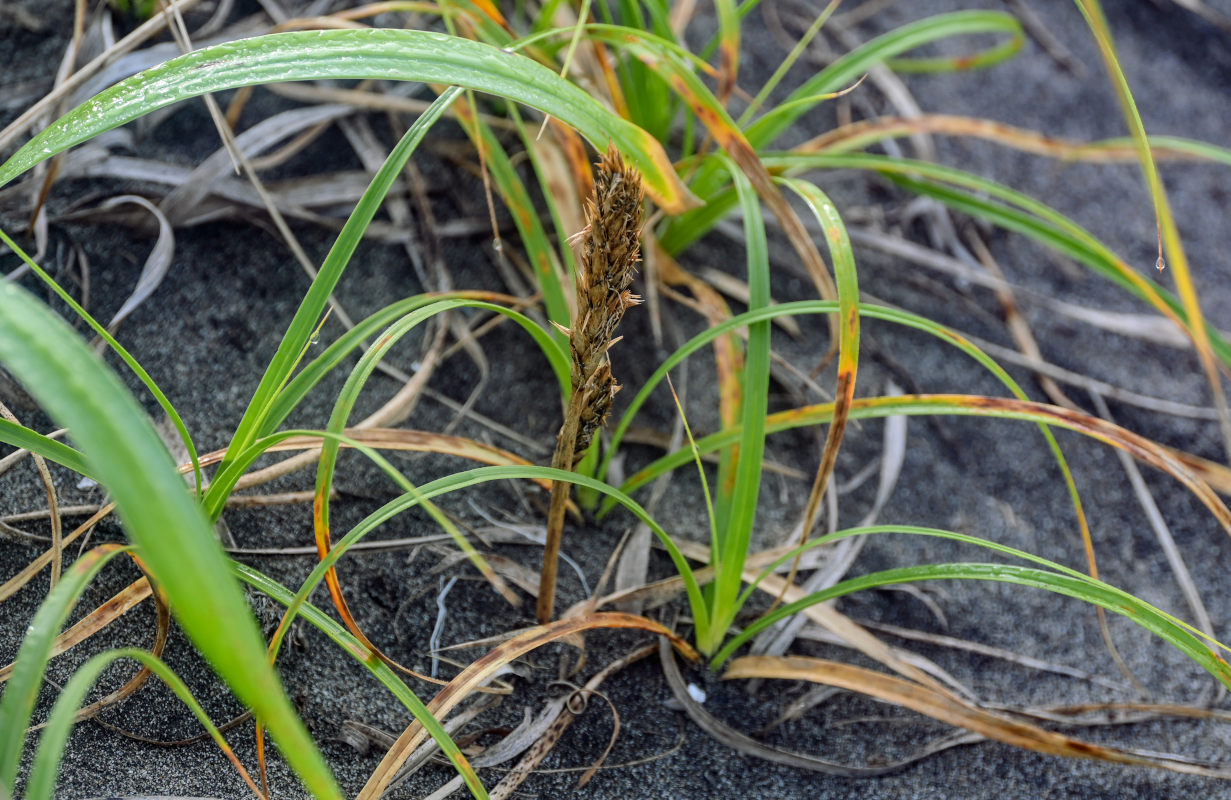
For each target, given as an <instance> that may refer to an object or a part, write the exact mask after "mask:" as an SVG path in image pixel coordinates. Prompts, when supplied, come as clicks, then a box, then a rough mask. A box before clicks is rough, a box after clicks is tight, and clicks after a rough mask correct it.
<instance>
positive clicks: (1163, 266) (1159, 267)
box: [1154, 256, 1167, 272]
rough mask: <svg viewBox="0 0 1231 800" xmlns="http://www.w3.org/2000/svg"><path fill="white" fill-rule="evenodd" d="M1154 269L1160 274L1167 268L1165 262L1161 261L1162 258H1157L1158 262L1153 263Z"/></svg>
mask: <svg viewBox="0 0 1231 800" xmlns="http://www.w3.org/2000/svg"><path fill="white" fill-rule="evenodd" d="M1154 268H1155V269H1157V270H1158V271H1159V272H1162V271H1163V270H1165V269H1166V268H1167V262H1166V261H1163V257H1162V256H1159V257H1158V260H1157V261H1155V262H1154Z"/></svg>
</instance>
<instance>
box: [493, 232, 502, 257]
mask: <svg viewBox="0 0 1231 800" xmlns="http://www.w3.org/2000/svg"><path fill="white" fill-rule="evenodd" d="M492 249H493V250H495V251H496V252H497V253H503V252H504V241H503V240H502V239H501V238H500V237H499V236H497V237H496V238H495V239H492Z"/></svg>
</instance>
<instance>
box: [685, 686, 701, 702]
mask: <svg viewBox="0 0 1231 800" xmlns="http://www.w3.org/2000/svg"><path fill="white" fill-rule="evenodd" d="M688 694H690V695H692V699H693V700H696V701H697V702H698V703H704V702H705V690H704V689H702V688H701V687H700V686H698V685H697V684H695V683H690V684H688Z"/></svg>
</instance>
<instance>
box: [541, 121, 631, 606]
mask: <svg viewBox="0 0 1231 800" xmlns="http://www.w3.org/2000/svg"><path fill="white" fill-rule="evenodd" d="M642 199H643V194H642V189H641V175H640V174H638V172H637V171H636V170H635V169H633V168H632V167H629V166H627V165H625V163H624V160H623V158H621V157H620V153H619V151H618V150H616V149H615V146H614V145H613V146H611V147H609V148H608V149H607V154H606V155H605V156H603V160H602V161H601V162H599V164H598V173H597V174H596V175H595V177H594V193H593V195H591V196H590V197H589V198H588V199H587V200H586V208H585V214H586V227H585V230H584V231H582V234H583V235H584V239H583V241H582V246H581V258H580V260H579V261H578V264H577V278H576V283H577V316H576V317H575V318H574V319H573V325H572V328H571V329H570V330H569V331H568V334H569V349H570V350H571V351H572V356H573V366H572V376H571V377H572V383H573V394H572V397H571V398H570V399H569V404H568V409H567V410H566V411H565V414H564V425H563V426H562V427H561V428H560V433H559V435H558V436H557V438H556V451H555V455H554V456H553V457H552V466H553V467H556V468H557V469H566V470H571V469H572V468H573V467H574V466H575V465H576V464H577V462H578V461H580V460H581V457H582V456H583V455H584V454H585V452H586V450H587V449H588V448H589V446H590V443H591V442H592V441H593V439H594V434H595V433H596V432H597V431H598V429H599V428H601V427H602V426H603V423H604V422H605V421H606V419H607V413H608V412H609V411H610V410H611V401H612V398H613V397H615V393H616V392H617V391H619V388H620V387H619V384H617V383H616V382H615V378H613V377H612V375H611V361H610V359H609V358H608V356H607V351H608V350H609V349H611V346H612V345H614V344H615V343H616V342H617V341H619V339H618V338H616V337H615V329H616V326H617V325H619V324H620V320H621V319H623V317H624V312H625V311H626V310H627V309H629V308H630V307H632V306H635V305H637V304H638V303H640V302H641V299H640V298H639V297H637V296H636V295H635V294H633V293H632V292H630V291H629V289H628V287H629V286H630V285H631V284H632V282H633V273H634V272H635V271H636V265H637V262H638V261H639V260H640V244H639V241H638V240H639V237H640V234H641V204H642ZM568 490H569V484H567V483H562V482H559V481H557V482H556V483H554V484H553V485H552V490H551V508H550V510H549V512H548V516H547V544H546V548H545V550H544V553H543V571H542V573H541V575H540V579H539V602H538V618H539V622H541V623H545V622H548V621H549V620H550V619H551V616H552V611H553V607H554V605H555V589H556V562H557V560H558V558H559V553H560V539H561V538H562V536H563V532H564V509H565V505H566V504H567V501H568Z"/></svg>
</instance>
